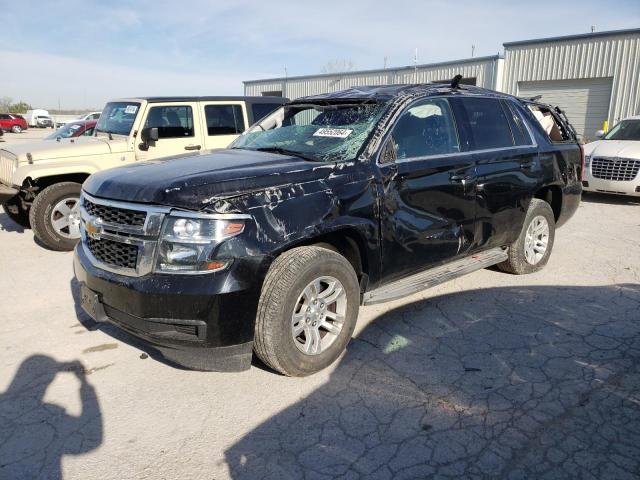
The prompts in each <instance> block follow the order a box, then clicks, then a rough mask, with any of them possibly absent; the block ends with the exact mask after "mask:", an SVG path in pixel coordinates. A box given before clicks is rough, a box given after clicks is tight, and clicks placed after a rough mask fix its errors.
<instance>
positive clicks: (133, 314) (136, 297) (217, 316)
mask: <svg viewBox="0 0 640 480" xmlns="http://www.w3.org/2000/svg"><path fill="white" fill-rule="evenodd" d="M252 265H253V264H252V263H251V262H249V263H248V264H247V262H242V261H239V262H235V263H234V264H233V265H232V266H231V267H230V269H229V270H228V271H223V272H214V273H211V274H207V275H171V274H150V275H145V276H142V277H129V276H124V275H118V274H116V273H111V272H107V271H105V270H102V269H100V268H97V267H96V266H94V265H93V264H92V263H91V261H90V259H89V257H88V256H87V255H86V253H85V251H84V247H83V244H82V243H79V244H78V246H77V247H76V250H75V255H74V271H75V275H76V279H77V286H76V287H77V288H76V289H74V290H75V292H74V293H75V294H76V295H75V297H76V302H77V303H80V304H81V306H83V308H84V309H85V311H86V310H90V312H88V313H89V314H90V315H91V316H93V317H94V319H95V320H96V321H107V322H110V323H112V324H114V325H116V326H117V327H119V328H121V329H123V330H125V331H127V332H128V333H130V334H132V335H133V336H135V337H137V338H138V339H140V340H142V341H143V342H144V343H146V344H148V345H150V346H151V347H153V348H155V349H156V350H157V351H159V352H160V353H161V354H162V355H163V356H164V357H165V358H166V359H167V360H169V361H171V362H174V363H177V364H179V365H181V366H183V367H186V368H189V369H195V370H209V371H241V370H246V369H248V368H249V367H250V365H251V356H252V348H253V331H254V324H255V314H256V310H257V302H258V297H259V291H257V290H256V287H255V285H257V284H259V282H255V278H256V276H257V275H258V272H257V271H255V270H254V269H253V268H252ZM251 278H253V279H254V280H253V281H250V279H251ZM245 279H246V280H245ZM87 296H88V297H91V296H93V299H91V298H83V297H87ZM90 300H93V301H94V303H93V306H92V307H91V308H88V307H87V305H88V304H91V303H90Z"/></svg>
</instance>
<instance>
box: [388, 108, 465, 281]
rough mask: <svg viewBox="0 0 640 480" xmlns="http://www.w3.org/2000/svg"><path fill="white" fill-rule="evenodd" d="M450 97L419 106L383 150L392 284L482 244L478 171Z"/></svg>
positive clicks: (405, 117) (404, 117) (402, 119)
mask: <svg viewBox="0 0 640 480" xmlns="http://www.w3.org/2000/svg"><path fill="white" fill-rule="evenodd" d="M464 150H465V148H464V145H463V144H461V142H460V139H459V136H458V132H457V127H456V122H455V118H454V115H453V112H452V110H451V106H450V103H449V99H448V98H444V97H431V98H428V99H422V100H418V101H417V102H415V103H413V104H411V105H410V106H408V107H407V109H406V110H405V111H404V112H403V114H402V115H401V116H400V118H399V119H398V121H397V122H396V124H395V125H394V127H393V129H392V130H391V135H390V136H389V137H388V138H387V140H386V143H385V144H384V146H383V149H382V152H381V155H380V157H379V160H378V163H379V168H380V170H381V174H382V175H381V178H382V180H381V183H382V192H381V235H382V274H383V277H384V278H385V281H390V280H394V279H396V278H400V277H403V276H406V275H409V274H411V273H414V272H416V271H420V270H423V269H425V268H428V267H431V266H435V265H437V264H439V263H443V262H444V261H446V260H449V259H452V258H454V257H456V256H458V255H462V254H464V253H465V252H467V251H468V249H469V247H470V245H471V244H472V243H473V241H474V238H473V236H474V222H475V209H476V199H475V165H474V160H473V155H472V154H470V153H468V152H466V151H464Z"/></svg>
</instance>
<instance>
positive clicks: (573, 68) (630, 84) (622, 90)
mask: <svg viewBox="0 0 640 480" xmlns="http://www.w3.org/2000/svg"><path fill="white" fill-rule="evenodd" d="M504 61H505V64H504V74H503V76H504V80H503V87H502V88H503V90H504V91H505V92H507V93H511V94H514V95H517V94H518V82H525V81H542V80H570V79H584V78H603V77H612V78H613V87H612V93H611V106H610V109H609V122H610V123H611V122H616V121H618V120H620V119H622V118H624V117H627V116H629V115H635V114H637V113H640V34H637V33H636V34H622V35H615V34H612V35H611V36H610V37H604V36H603V37H594V38H583V39H576V40H570V41H562V40H555V41H553V42H542V43H532V44H525V45H514V46H508V45H507V46H506V48H505V60H504Z"/></svg>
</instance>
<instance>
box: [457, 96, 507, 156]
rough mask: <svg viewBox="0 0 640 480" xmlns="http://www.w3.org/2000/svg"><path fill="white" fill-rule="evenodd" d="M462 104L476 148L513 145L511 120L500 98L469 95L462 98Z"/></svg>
mask: <svg viewBox="0 0 640 480" xmlns="http://www.w3.org/2000/svg"><path fill="white" fill-rule="evenodd" d="M462 106H463V108H464V110H465V112H466V114H467V119H468V122H469V129H470V133H471V136H472V137H473V141H474V147H475V149H476V150H485V149H490V148H504V147H512V146H513V136H512V135H511V129H510V128H509V121H508V120H507V116H506V115H505V113H504V110H503V109H502V106H501V105H500V102H499V101H498V100H496V99H493V98H469V97H467V98H463V99H462Z"/></svg>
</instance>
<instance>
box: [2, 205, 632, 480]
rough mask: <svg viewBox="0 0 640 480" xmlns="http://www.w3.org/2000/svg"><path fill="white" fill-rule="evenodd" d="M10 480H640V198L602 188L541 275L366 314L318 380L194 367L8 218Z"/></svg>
mask: <svg viewBox="0 0 640 480" xmlns="http://www.w3.org/2000/svg"><path fill="white" fill-rule="evenodd" d="M0 245H1V246H2V255H1V256H0V272H2V275H0V291H1V292H2V296H1V297H0V299H1V300H0V318H2V322H1V323H0V336H1V338H2V342H1V345H2V346H1V347H0V478H8V479H18V478H42V479H54V478H65V479H76V478H77V479H100V480H108V479H129V478H131V479H146V478H148V479H163V478H166V479H173V478H183V479H226V478H234V479H287V478H291V479H299V478H305V479H330V478H341V479H356V478H362V479H365V478H366V479H392V478H393V479H404V478H406V479H414V478H455V479H460V478H478V479H479V478H500V479H513V480H515V479H531V478H540V479H547V478H548V479H553V478H558V479H565V478H580V479H590V478H593V479H615V480H623V479H633V478H640V200H630V199H625V198H616V197H608V196H604V197H602V196H588V197H585V201H584V202H583V203H582V205H581V206H580V208H579V210H578V213H577V214H576V215H575V217H574V218H573V219H572V220H571V221H570V222H569V224H568V225H566V226H565V227H563V228H561V229H560V230H558V233H557V236H556V244H555V248H554V252H553V255H552V257H551V260H550V262H549V265H548V266H547V267H546V269H544V270H543V271H542V272H539V273H537V274H534V275H530V276H521V277H518V276H513V275H508V274H504V273H500V272H498V271H495V270H483V271H480V272H476V273H473V274H471V275H468V276H466V277H463V278H461V279H458V280H455V281H453V282H450V283H448V284H445V285H441V286H439V287H437V288H434V289H431V290H428V291H425V292H422V293H420V294H417V295H413V296H412V297H409V298H406V299H403V300H402V301H396V302H392V303H388V304H383V305H378V306H373V307H366V308H362V309H361V313H360V317H359V323H358V327H357V329H356V333H355V335H354V339H353V340H352V342H351V343H350V345H349V347H348V350H347V352H346V353H345V354H344V355H343V356H342V357H341V359H340V360H339V361H338V362H336V364H334V365H333V366H332V367H331V368H329V369H327V370H326V371H323V372H321V373H320V374H318V375H314V376H312V377H308V378H300V379H294V378H285V377H281V376H278V375H276V374H274V373H272V372H269V371H267V370H266V369H264V368H263V367H261V366H260V365H259V364H258V363H257V362H254V366H253V367H252V368H251V370H250V371H248V372H243V373H240V374H222V373H219V374H218V373H202V372H190V371H184V370H179V369H176V368H174V367H171V366H169V365H167V364H165V363H162V362H159V361H156V360H155V359H153V358H152V357H148V356H147V355H146V354H145V352H144V349H143V348H142V347H141V345H139V344H137V343H136V342H135V341H133V340H132V339H131V338H130V337H127V336H126V335H124V334H121V333H120V332H118V331H117V330H115V329H114V328H111V327H100V328H96V326H95V325H93V324H92V323H91V322H89V321H88V320H87V319H86V318H85V317H83V315H82V314H79V313H78V312H77V311H76V309H75V308H74V304H73V297H72V292H71V289H72V288H71V287H72V282H71V280H72V267H71V254H69V253H57V252H50V251H47V250H44V249H43V248H41V247H39V246H38V245H36V244H35V243H34V241H33V236H32V234H31V232H30V231H29V230H24V231H23V230H22V229H20V228H18V227H17V226H16V225H15V224H13V223H12V222H11V221H10V220H9V219H8V218H7V216H6V215H5V214H4V213H1V214H0Z"/></svg>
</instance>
